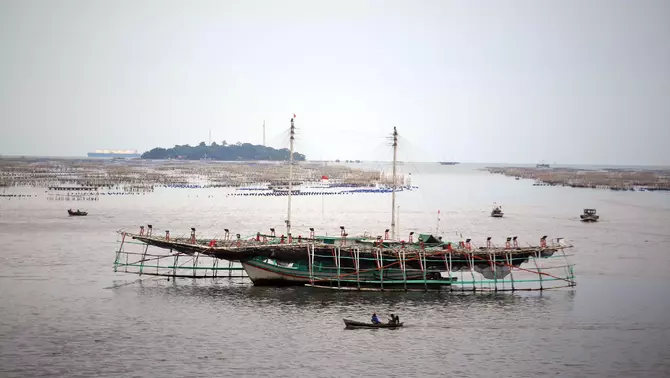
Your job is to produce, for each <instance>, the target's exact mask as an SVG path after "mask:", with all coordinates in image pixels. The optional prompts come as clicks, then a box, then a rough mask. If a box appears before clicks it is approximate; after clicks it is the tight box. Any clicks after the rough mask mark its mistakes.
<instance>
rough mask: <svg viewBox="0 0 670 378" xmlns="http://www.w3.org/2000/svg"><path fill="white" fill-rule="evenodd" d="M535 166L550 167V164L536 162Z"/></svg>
mask: <svg viewBox="0 0 670 378" xmlns="http://www.w3.org/2000/svg"><path fill="white" fill-rule="evenodd" d="M535 168H551V166H550V165H549V164H545V163H538V164H537V165H536V166H535Z"/></svg>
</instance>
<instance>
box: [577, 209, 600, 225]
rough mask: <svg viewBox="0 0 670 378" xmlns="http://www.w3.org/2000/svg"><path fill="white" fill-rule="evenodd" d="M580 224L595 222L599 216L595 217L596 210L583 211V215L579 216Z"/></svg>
mask: <svg viewBox="0 0 670 378" xmlns="http://www.w3.org/2000/svg"><path fill="white" fill-rule="evenodd" d="M579 217H580V218H581V219H582V222H597V221H598V219H600V215H596V209H584V214H582V215H580V216H579Z"/></svg>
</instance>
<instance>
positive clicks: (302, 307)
mask: <svg viewBox="0 0 670 378" xmlns="http://www.w3.org/2000/svg"><path fill="white" fill-rule="evenodd" d="M403 170H404V171H405V172H407V171H412V172H413V176H414V177H413V180H414V182H413V184H415V185H418V186H419V187H420V189H419V190H418V191H415V192H403V193H400V194H399V195H398V204H399V206H400V229H401V232H400V233H401V235H404V234H406V233H408V232H409V231H411V230H414V231H434V230H435V228H436V227H437V219H436V213H437V210H438V209H439V210H441V212H442V216H441V221H440V233H441V234H443V235H444V236H445V237H446V238H448V239H449V238H452V239H453V238H456V235H457V234H458V233H462V234H463V236H464V237H468V236H470V237H472V238H473V239H474V240H475V241H476V242H479V243H480V244H481V243H482V242H483V241H484V240H485V238H486V237H487V236H492V237H493V238H494V241H496V240H497V241H498V242H502V241H503V240H504V237H507V236H513V235H519V237H520V239H521V240H524V241H528V242H531V243H533V244H536V243H537V242H538V240H539V238H540V237H541V236H542V235H545V234H546V235H550V236H551V237H565V238H566V240H568V241H569V242H571V243H573V244H574V245H575V248H574V251H573V252H574V254H575V255H574V256H573V257H572V260H573V262H575V263H576V264H577V267H576V272H577V283H578V285H577V287H576V288H575V289H574V290H565V289H564V290H556V291H546V292H542V293H540V292H531V293H506V294H461V293H458V294H457V293H357V292H341V293H339V292H331V291H315V290H314V289H309V288H261V287H254V286H252V285H251V284H250V283H249V282H248V281H243V280H239V279H233V280H229V279H217V280H212V279H204V280H192V279H178V280H176V281H169V282H168V281H166V280H165V279H160V278H155V277H146V276H145V277H141V280H139V281H138V278H140V277H138V276H136V275H128V274H123V273H114V272H113V270H112V262H113V259H114V249H115V247H116V246H117V244H116V240H117V239H116V234H115V231H116V230H118V229H122V228H126V229H130V230H133V231H134V230H136V229H137V227H138V226H139V225H140V224H147V223H152V224H154V225H155V227H156V228H157V229H159V230H164V229H170V230H171V233H172V234H173V235H178V234H186V233H188V230H189V228H190V227H196V228H197V229H198V232H199V233H201V234H203V235H221V234H222V231H221V230H222V229H223V228H230V229H231V230H232V231H233V232H240V233H242V234H253V233H255V232H256V231H259V230H261V231H263V230H266V229H268V228H269V227H276V228H278V229H279V228H280V227H281V225H282V222H283V219H284V218H285V212H286V199H285V198H260V199H259V198H252V197H231V196H226V194H227V193H229V191H228V190H226V189H159V190H157V191H156V192H155V193H152V194H146V195H139V196H116V197H114V196H103V197H101V200H100V201H97V202H75V203H70V202H61V201H48V200H46V196H45V195H44V190H43V189H23V190H22V191H23V192H30V193H35V194H38V195H39V197H38V198H36V199H12V200H8V199H0V240H2V243H3V244H2V246H3V248H2V253H1V254H0V376H3V377H4V376H8V377H12V376H29V377H40V376H49V375H57V376H82V377H91V376H115V377H118V376H140V377H145V376H257V377H289V376H290V377H295V376H324V377H331V376H342V377H345V376H366V377H374V376H395V377H405V376H421V377H424V376H505V377H531V376H532V377H535V376H553V375H560V376H597V377H631V376H639V377H662V376H669V375H670V196H669V195H667V194H664V193H631V192H626V193H623V192H610V191H601V190H588V189H570V188H559V187H533V186H532V183H531V182H529V181H526V180H519V181H516V180H514V179H512V178H506V177H502V176H497V175H489V174H488V173H485V172H480V171H477V170H474V169H473V167H472V166H467V165H461V166H455V167H447V166H444V167H442V166H408V165H406V166H404V167H403ZM5 190H7V191H10V190H11V191H12V192H18V189H16V188H10V189H5ZM494 201H495V202H498V203H499V204H502V205H503V208H504V210H505V217H504V218H503V219H493V218H490V217H488V213H489V212H490V209H491V206H492V204H493V202H494ZM293 202H294V212H293V224H294V230H305V231H304V234H305V235H306V234H307V232H308V231H306V230H307V228H308V227H315V228H317V230H319V231H320V232H319V233H325V232H328V233H329V234H332V233H337V232H338V228H339V226H340V225H345V226H346V227H347V228H348V229H349V230H351V231H350V232H351V233H362V232H363V231H370V232H373V233H375V234H378V233H382V232H383V229H384V228H386V227H387V225H388V223H389V219H390V195H386V194H360V195H352V196H344V197H327V198H321V197H298V198H296V199H294V201H293ZM69 207H72V208H77V207H78V208H81V209H82V210H84V209H85V210H87V211H89V214H90V215H89V216H88V217H68V216H67V213H66V210H67V208H69ZM585 207H594V208H597V209H598V213H599V214H600V215H601V219H602V221H601V222H599V223H595V224H582V223H581V222H579V214H580V213H581V211H582V209H583V208H585ZM373 311H376V312H377V313H380V314H382V317H383V318H385V317H386V315H387V314H388V313H390V312H395V313H398V314H400V316H401V320H402V321H404V322H405V324H406V327H404V328H403V329H398V330H345V329H344V327H343V323H342V318H343V317H347V318H355V319H361V320H367V319H369V316H370V314H371V312H373Z"/></svg>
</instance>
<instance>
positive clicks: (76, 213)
mask: <svg viewBox="0 0 670 378" xmlns="http://www.w3.org/2000/svg"><path fill="white" fill-rule="evenodd" d="M67 213H68V215H70V216H72V217H83V216H85V215H88V213H87V212H85V211H79V209H77V211H72V209H68V210H67Z"/></svg>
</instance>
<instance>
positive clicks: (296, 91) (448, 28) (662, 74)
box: [0, 0, 670, 165]
mask: <svg viewBox="0 0 670 378" xmlns="http://www.w3.org/2000/svg"><path fill="white" fill-rule="evenodd" d="M293 114H296V116H297V117H296V127H297V128H298V130H297V137H296V150H297V151H299V152H301V153H304V154H306V155H307V158H308V159H313V160H323V159H328V160H334V159H360V160H389V159H391V158H392V152H391V151H392V150H391V147H390V142H389V141H388V136H389V135H390V133H391V132H392V128H393V126H396V127H397V128H398V132H399V134H400V137H401V139H400V144H399V157H400V158H401V159H403V160H410V161H438V160H456V161H461V162H490V163H537V162H548V163H555V162H556V163H558V164H622V165H638V164H639V165H670V152H669V149H668V148H667V145H668V141H669V140H670V1H666V0H658V1H652V0H637V1H629V0H580V1H576V0H556V1H553V0H548V1H538V0H524V1H521V0H519V1H502V0H496V1H493V0H492V1H480V0H467V1H450V0H437V1H419V0H413V1H395V0H384V1H365V0H337V1H313V0H295V1H293V0H285V1H273V0H266V1H260V0H241V1H225V0H216V1H197V0H193V1H181V0H180V1H171V0H157V1H137V0H133V1H128V0H116V1H100V0H69V1H60V0H51V1H42V0H37V1H36V0H16V1H14V0H0V130H1V135H2V136H1V137H0V154H1V155H40V156H84V155H85V154H86V153H87V152H89V151H93V150H96V149H137V150H139V151H140V152H143V151H146V150H149V149H151V148H154V147H172V146H174V145H175V144H191V145H195V144H197V143H199V142H201V141H205V142H207V141H208V133H209V130H211V133H212V140H214V141H217V142H219V143H220V142H221V141H223V140H226V141H227V142H228V143H235V142H237V141H240V142H249V143H254V144H261V143H262V140H263V139H262V138H263V134H262V125H263V121H265V124H266V140H267V144H268V145H270V146H272V147H276V148H284V147H288V128H289V126H290V122H289V121H290V118H291V117H292V115H293Z"/></svg>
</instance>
